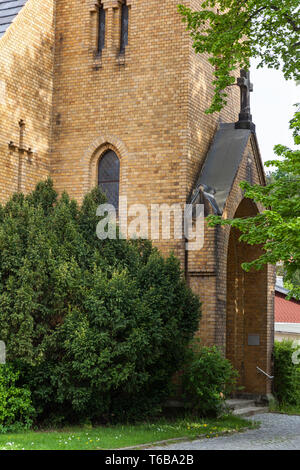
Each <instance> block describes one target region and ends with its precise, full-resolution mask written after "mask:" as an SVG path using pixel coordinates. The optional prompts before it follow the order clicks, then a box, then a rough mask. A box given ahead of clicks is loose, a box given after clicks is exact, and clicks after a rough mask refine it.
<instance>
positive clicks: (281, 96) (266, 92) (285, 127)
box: [251, 62, 300, 162]
mask: <svg viewBox="0 0 300 470" xmlns="http://www.w3.org/2000/svg"><path fill="white" fill-rule="evenodd" d="M251 81H252V82H253V86H254V90H253V93H251V112H252V117H253V122H254V124H256V133H257V137H258V143H259V148H260V152H261V156H262V159H263V161H264V162H265V161H267V160H272V159H274V152H273V147H274V145H276V144H282V145H286V146H288V147H292V148H295V147H294V142H293V137H292V132H291V130H290V129H289V121H290V120H291V119H292V117H293V114H294V111H295V110H296V108H295V107H294V106H293V104H294V103H300V85H298V86H297V85H296V83H295V82H294V81H292V80H290V81H286V80H285V79H284V77H283V74H282V72H281V71H280V70H272V69H267V68H263V69H256V67H255V63H254V62H253V64H252V67H251Z"/></svg>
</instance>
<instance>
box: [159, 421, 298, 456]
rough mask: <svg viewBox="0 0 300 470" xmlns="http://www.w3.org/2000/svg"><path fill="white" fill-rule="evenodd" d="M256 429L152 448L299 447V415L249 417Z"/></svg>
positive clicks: (234, 448) (267, 448)
mask: <svg viewBox="0 0 300 470" xmlns="http://www.w3.org/2000/svg"><path fill="white" fill-rule="evenodd" d="M248 419H252V420H255V421H259V422H260V423H261V426H260V428H259V429H251V430H248V431H245V432H243V433H237V434H232V435H227V436H221V437H215V438H212V439H200V440H196V441H191V442H180V443H178V444H172V445H168V446H164V447H162V446H161V447H154V448H153V449H155V450H223V449H224V450H300V416H288V415H283V414H276V413H266V414H260V415H256V416H253V417H251V418H248Z"/></svg>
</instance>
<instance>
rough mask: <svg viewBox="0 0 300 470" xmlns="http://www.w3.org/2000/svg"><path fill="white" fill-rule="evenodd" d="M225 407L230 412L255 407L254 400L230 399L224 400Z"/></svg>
mask: <svg viewBox="0 0 300 470" xmlns="http://www.w3.org/2000/svg"><path fill="white" fill-rule="evenodd" d="M226 405H227V406H228V408H230V409H231V410H237V409H239V408H250V407H254V406H255V400H248V399H242V398H231V399H230V400H226Z"/></svg>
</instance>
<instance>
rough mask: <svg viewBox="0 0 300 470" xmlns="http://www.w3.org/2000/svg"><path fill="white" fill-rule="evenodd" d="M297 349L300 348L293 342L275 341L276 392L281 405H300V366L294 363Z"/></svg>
mask: <svg viewBox="0 0 300 470" xmlns="http://www.w3.org/2000/svg"><path fill="white" fill-rule="evenodd" d="M297 349H300V346H298V347H295V346H294V345H293V342H292V341H287V340H284V341H281V342H279V341H275V345H274V392H275V395H276V398H277V399H278V401H279V403H284V404H286V405H300V365H299V364H298V365H297V364H294V363H293V361H292V355H293V353H294V352H295V351H296V350H297ZM299 357H300V354H299Z"/></svg>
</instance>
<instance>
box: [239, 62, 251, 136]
mask: <svg viewBox="0 0 300 470" xmlns="http://www.w3.org/2000/svg"><path fill="white" fill-rule="evenodd" d="M237 85H238V86H239V87H240V90H241V112H240V114H239V120H238V122H237V123H236V125H235V127H236V129H251V130H255V126H254V124H253V122H252V114H251V110H250V93H251V92H252V91H253V84H252V83H251V81H250V72H249V70H244V69H242V70H241V76H240V77H239V78H238V79H237Z"/></svg>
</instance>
